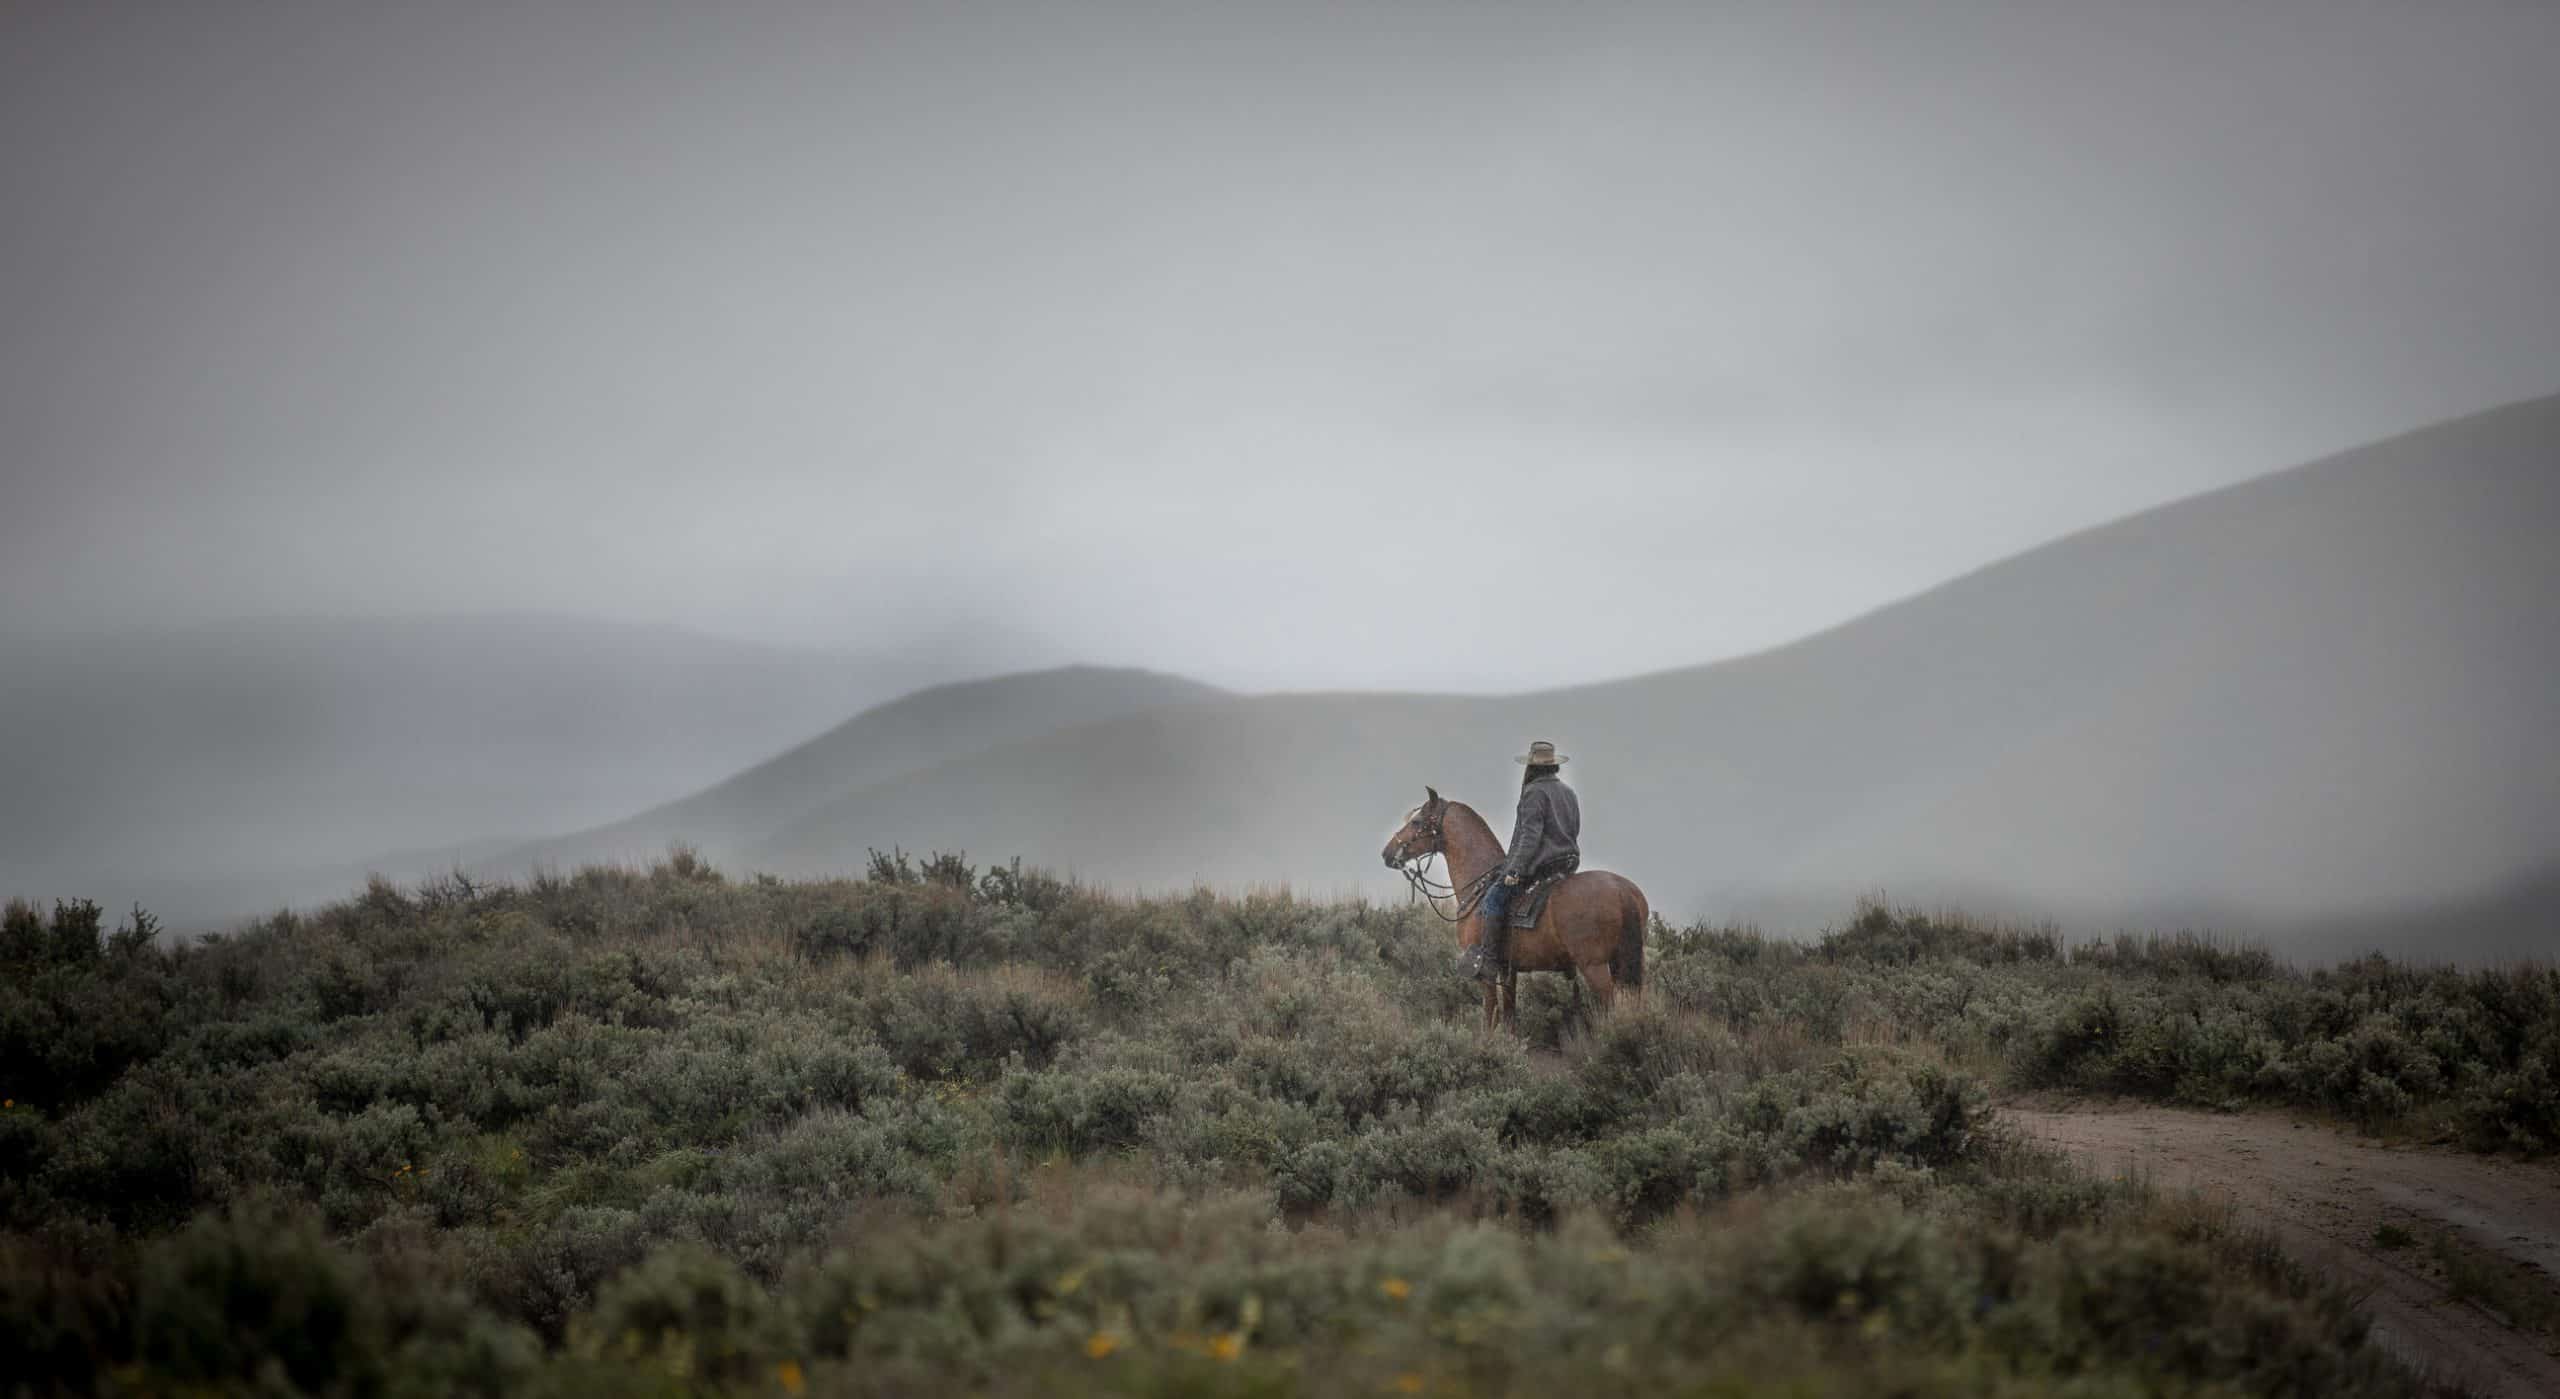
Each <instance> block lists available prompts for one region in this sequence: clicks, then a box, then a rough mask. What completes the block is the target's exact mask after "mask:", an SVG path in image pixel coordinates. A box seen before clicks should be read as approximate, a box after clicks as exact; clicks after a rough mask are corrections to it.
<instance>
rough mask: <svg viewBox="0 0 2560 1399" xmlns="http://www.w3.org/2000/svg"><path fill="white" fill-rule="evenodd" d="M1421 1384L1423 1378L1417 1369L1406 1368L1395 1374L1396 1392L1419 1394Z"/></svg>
mask: <svg viewBox="0 0 2560 1399" xmlns="http://www.w3.org/2000/svg"><path fill="white" fill-rule="evenodd" d="M1423 1384H1424V1380H1423V1378H1422V1376H1421V1374H1420V1373H1419V1372H1417V1371H1413V1370H1407V1371H1405V1372H1404V1373H1403V1374H1401V1375H1398V1376H1396V1392H1397V1393H1399V1394H1420V1393H1421V1392H1422V1386H1423Z"/></svg>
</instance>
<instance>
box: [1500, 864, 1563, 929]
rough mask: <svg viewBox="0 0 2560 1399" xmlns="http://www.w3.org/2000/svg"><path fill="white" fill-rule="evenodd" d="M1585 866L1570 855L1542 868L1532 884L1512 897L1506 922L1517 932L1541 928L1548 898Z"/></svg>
mask: <svg viewBox="0 0 2560 1399" xmlns="http://www.w3.org/2000/svg"><path fill="white" fill-rule="evenodd" d="M1581 867H1582V861H1581V860H1580V859H1579V858H1576V857H1570V856H1569V857H1567V858H1565V859H1561V860H1556V861H1553V862H1551V863H1549V864H1545V865H1541V866H1539V867H1538V869H1537V871H1536V872H1535V873H1534V874H1531V875H1530V876H1529V879H1528V882H1526V883H1524V884H1522V885H1521V886H1520V891H1519V892H1518V893H1516V894H1513V895H1512V896H1511V902H1510V903H1508V904H1506V905H1504V907H1503V914H1504V917H1503V920H1502V921H1503V922H1505V923H1508V924H1509V925H1511V927H1512V928H1514V929H1527V928H1534V927H1536V926H1538V919H1539V918H1540V917H1542V916H1544V915H1545V913H1546V911H1547V896H1548V895H1550V894H1553V893H1554V892H1555V891H1556V886H1557V885H1559V884H1562V883H1564V882H1565V880H1566V878H1567V877H1569V876H1571V875H1572V873H1573V872H1574V871H1575V870H1577V869H1579V868H1581Z"/></svg>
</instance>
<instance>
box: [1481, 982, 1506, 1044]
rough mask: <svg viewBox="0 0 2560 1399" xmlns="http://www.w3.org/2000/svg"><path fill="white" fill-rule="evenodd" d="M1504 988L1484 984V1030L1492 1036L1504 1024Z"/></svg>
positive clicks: (1490, 983) (1488, 983) (1489, 983)
mask: <svg viewBox="0 0 2560 1399" xmlns="http://www.w3.org/2000/svg"><path fill="white" fill-rule="evenodd" d="M1501 1017H1502V988H1501V987H1499V986H1496V985H1494V984H1493V983H1492V982H1490V981H1488V982H1486V983H1485V984H1484V1029H1485V1033H1486V1034H1492V1033H1493V1031H1494V1029H1495V1028H1496V1027H1497V1026H1499V1025H1500V1024H1501V1023H1502V1018H1501Z"/></svg>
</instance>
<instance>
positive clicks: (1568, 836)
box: [1502, 774, 1582, 883]
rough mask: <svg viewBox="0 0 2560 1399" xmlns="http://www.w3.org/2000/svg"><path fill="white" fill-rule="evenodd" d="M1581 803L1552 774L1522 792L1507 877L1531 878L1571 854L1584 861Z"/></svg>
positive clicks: (1504, 869)
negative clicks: (1581, 842)
mask: <svg viewBox="0 0 2560 1399" xmlns="http://www.w3.org/2000/svg"><path fill="white" fill-rule="evenodd" d="M1581 839H1582V803H1581V802H1580V801H1578V800H1576V799H1575V797H1574V795H1573V789H1572V788H1571V787H1568V786H1566V785H1564V783H1562V782H1560V781H1558V780H1557V779H1556V777H1555V776H1554V775H1553V774H1549V775H1547V776H1545V777H1541V778H1539V779H1538V780H1537V781H1535V782H1532V783H1530V784H1529V785H1528V786H1526V787H1523V788H1521V789H1520V812H1519V815H1517V816H1516V817H1514V818H1513V819H1512V823H1511V854H1510V856H1509V857H1508V858H1506V859H1505V860H1504V861H1503V862H1502V872H1503V873H1504V874H1505V875H1517V876H1519V877H1520V879H1521V880H1522V881H1523V882H1524V883H1525V882H1526V881H1527V880H1528V878H1529V876H1530V875H1532V874H1535V873H1537V872H1538V871H1539V870H1542V869H1544V868H1546V867H1547V866H1548V865H1549V864H1551V863H1553V862H1555V861H1557V860H1560V859H1563V858H1564V857H1565V856H1567V855H1570V856H1572V857H1574V858H1575V859H1577V860H1579V859H1581V858H1582V846H1581V844H1580V841H1581Z"/></svg>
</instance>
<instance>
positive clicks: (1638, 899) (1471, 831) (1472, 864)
mask: <svg viewBox="0 0 2560 1399" xmlns="http://www.w3.org/2000/svg"><path fill="white" fill-rule="evenodd" d="M1422 790H1423V791H1424V792H1425V793H1426V794H1428V795H1429V797H1430V800H1428V801H1425V802H1424V803H1423V804H1422V805H1420V806H1417V807H1415V808H1414V809H1413V812H1412V814H1411V815H1409V816H1407V817H1405V820H1404V825H1403V826H1401V827H1399V828H1398V829H1397V831H1396V833H1395V836H1394V838H1393V839H1391V840H1389V841H1388V842H1387V848H1386V849H1385V850H1383V851H1381V852H1380V854H1381V855H1382V856H1384V858H1385V859H1386V862H1387V868H1389V869H1397V870H1400V869H1403V868H1404V865H1405V862H1406V861H1408V860H1419V859H1424V858H1426V857H1428V856H1432V855H1439V856H1442V857H1443V858H1445V859H1446V860H1447V862H1448V869H1449V883H1450V884H1451V885H1453V886H1455V887H1456V888H1457V889H1459V890H1461V891H1465V890H1468V889H1471V888H1472V889H1480V888H1482V887H1483V885H1482V883H1481V881H1483V880H1485V879H1487V878H1489V877H1491V876H1492V871H1493V870H1494V869H1495V868H1497V867H1498V866H1500V865H1501V863H1502V856H1503V851H1502V842H1501V841H1500V840H1497V839H1495V837H1494V834H1493V828H1492V827H1490V826H1488V825H1486V824H1485V823H1484V818H1483V817H1481V816H1478V815H1477V814H1476V813H1475V808H1473V807H1470V806H1468V805H1467V804H1466V803H1465V802H1453V801H1451V800H1449V799H1448V798H1446V797H1444V796H1441V795H1440V793H1439V792H1438V791H1437V790H1435V789H1433V788H1430V787H1425V788H1423V789H1422ZM1652 912H1653V911H1652V909H1651V908H1650V907H1649V906H1648V905H1647V904H1646V903H1645V901H1644V891H1643V890H1641V889H1638V888H1637V887H1636V886H1635V885H1634V884H1633V883H1632V882H1630V881H1629V880H1627V879H1625V878H1623V877H1621V876H1619V875H1614V874H1610V873H1609V872H1607V871H1606V870H1583V871H1581V872H1579V873H1577V874H1574V875H1571V876H1568V877H1567V878H1566V879H1565V881H1564V882H1563V883H1562V884H1559V885H1557V886H1556V888H1555V890H1554V892H1553V893H1552V894H1551V895H1549V896H1548V899H1547V909H1546V912H1545V913H1544V914H1542V915H1540V917H1539V919H1538V926H1536V927H1535V928H1516V929H1513V930H1512V933H1511V967H1510V969H1509V970H1508V971H1506V972H1505V973H1504V974H1503V977H1502V985H1501V986H1500V987H1499V988H1496V987H1492V986H1487V987H1486V988H1484V1023H1485V1027H1486V1028H1487V1029H1490V1028H1492V1027H1493V1026H1495V1025H1497V1024H1499V1025H1511V1024H1515V1023H1517V1021H1518V1018H1519V985H1520V973H1522V972H1579V973H1581V975H1582V980H1583V981H1584V983H1585V984H1587V985H1589V986H1590V987H1591V992H1592V994H1593V995H1594V996H1596V997H1598V998H1599V1001H1600V1007H1601V1009H1603V1010H1606V1009H1608V1008H1609V1006H1610V1005H1611V1004H1612V1003H1614V1002H1615V1001H1616V999H1617V993H1618V991H1619V990H1620V989H1621V988H1623V989H1624V990H1625V991H1626V993H1627V995H1628V996H1629V997H1630V998H1632V999H1640V998H1641V997H1642V996H1643V994H1644V932H1645V925H1646V924H1647V923H1648V922H1649V921H1651V918H1652ZM1484 922H1485V920H1484V912H1483V910H1482V909H1479V908H1476V907H1474V906H1473V904H1472V901H1470V904H1469V906H1468V907H1466V908H1464V909H1462V910H1461V916H1460V918H1459V919H1458V920H1457V923H1458V947H1459V949H1460V950H1461V951H1464V950H1465V949H1467V948H1470V947H1473V946H1475V945H1476V944H1477V943H1479V942H1481V941H1483V940H1484V934H1485V926H1484ZM1497 990H1498V992H1499V995H1498V997H1497Z"/></svg>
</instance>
